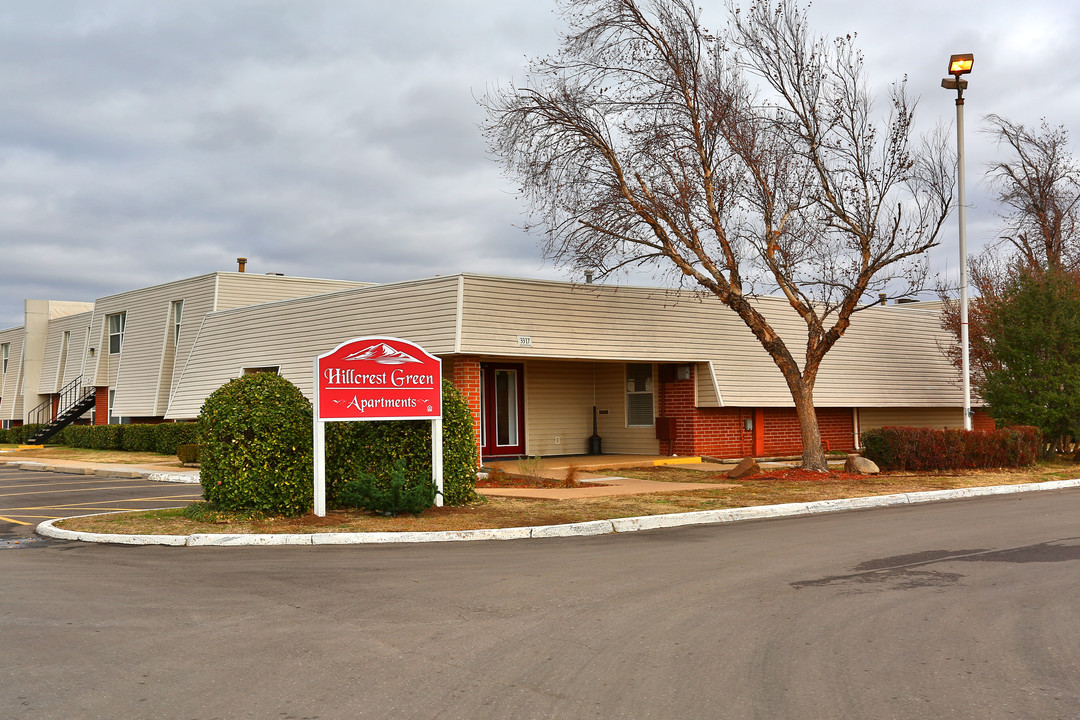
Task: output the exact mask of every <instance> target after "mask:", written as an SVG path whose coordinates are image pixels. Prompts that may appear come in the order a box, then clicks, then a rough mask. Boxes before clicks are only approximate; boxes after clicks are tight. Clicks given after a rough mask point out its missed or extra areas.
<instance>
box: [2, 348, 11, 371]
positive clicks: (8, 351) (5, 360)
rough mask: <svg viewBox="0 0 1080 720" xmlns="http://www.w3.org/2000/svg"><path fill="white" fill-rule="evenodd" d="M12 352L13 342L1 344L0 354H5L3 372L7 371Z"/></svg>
mask: <svg viewBox="0 0 1080 720" xmlns="http://www.w3.org/2000/svg"><path fill="white" fill-rule="evenodd" d="M10 353H11V343H4V344H3V345H0V356H3V363H4V368H3V370H2V371H0V372H2V373H7V364H8V355H9V354H10Z"/></svg>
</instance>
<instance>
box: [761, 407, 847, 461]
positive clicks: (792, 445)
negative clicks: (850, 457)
mask: <svg viewBox="0 0 1080 720" xmlns="http://www.w3.org/2000/svg"><path fill="white" fill-rule="evenodd" d="M817 419H818V430H819V431H820V432H821V444H822V445H824V446H825V449H826V450H851V449H852V448H853V447H854V446H855V419H854V417H852V413H851V408H818V409H817ZM801 452H802V437H801V435H800V433H799V417H798V415H797V414H796V413H795V408H765V454H766V455H786V454H793V453H796V454H797V453H801Z"/></svg>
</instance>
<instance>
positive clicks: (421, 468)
mask: <svg viewBox="0 0 1080 720" xmlns="http://www.w3.org/2000/svg"><path fill="white" fill-rule="evenodd" d="M442 402H443V502H444V504H446V505H464V504H465V503H467V502H471V501H472V500H475V499H476V468H477V457H476V437H475V435H474V434H473V419H472V413H470V412H469V405H468V403H467V402H466V401H465V398H464V397H463V396H462V394H461V391H460V390H458V389H457V386H456V385H454V384H453V383H452V382H450V381H449V380H445V379H444V380H443V384H442ZM326 426H327V427H326V498H327V502H329V503H332V504H340V498H339V496H338V493H339V491H340V490H341V488H343V487H344V486H345V485H346V483H348V482H350V481H352V480H355V479H356V478H357V477H359V476H360V475H366V476H373V477H375V478H377V481H378V483H379V484H380V486H382V487H383V488H384V489H389V488H390V487H391V470H392V469H393V468H394V466H395V464H396V463H397V462H398V461H403V462H404V471H405V473H406V475H407V476H408V481H407V483H406V488H412V487H414V486H415V485H416V484H418V483H431V482H432V479H431V421H430V420H388V421H385V422H331V423H326ZM200 452H201V450H200Z"/></svg>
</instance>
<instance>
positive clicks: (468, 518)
mask: <svg viewBox="0 0 1080 720" xmlns="http://www.w3.org/2000/svg"><path fill="white" fill-rule="evenodd" d="M159 457H160V456H159ZM612 474H618V475H622V476H632V477H641V478H645V479H649V480H660V479H663V480H665V481H668V482H699V483H700V482H725V483H731V484H733V485H734V487H727V488H723V489H716V490H691V491H685V492H657V493H649V494H646V495H622V496H614V497H597V498H580V499H571V500H535V499H526V498H497V497H492V498H487V499H486V500H484V501H482V502H477V503H473V504H470V505H466V506H463V507H443V508H430V509H428V510H426V511H425V512H424V513H423V514H422V515H420V516H419V517H413V516H401V517H397V518H389V517H382V516H378V515H374V514H372V513H368V512H363V511H357V510H348V511H347V510H341V511H330V512H328V513H327V515H326V517H323V518H319V517H315V516H314V515H304V516H301V517H296V518H282V517H262V516H252V515H250V514H249V515H242V514H236V513H228V512H224V511H219V510H216V509H214V508H212V507H210V506H208V505H207V504H206V503H195V504H194V505H192V506H189V507H188V508H181V509H175V510H152V511H146V512H136V513H119V514H111V515H100V516H94V517H84V518H71V519H68V520H63V521H60V522H58V523H57V525H58V526H60V527H63V528H64V529H67V530H78V531H84V532H102V533H133V534H164V535H188V534H192V533H228V534H240V533H311V532H425V531H435V530H477V529H482V528H507V527H521V526H529V525H558V524H563V523H572V522H584V521H588V520H607V519H612V518H620V517H634V516H640V515H662V514H667V513H680V512H693V511H697V510H716V509H723V508H738V507H751V506H756V505H777V504H781V503H788V502H812V501H816V500H835V499H841V498H852V497H866V496H873V495H891V494H895V493H907V492H921V491H925V490H947V489H953V488H965V487H982V486H988V485H1014V484H1020V483H1030V482H1046V481H1050V480H1062V479H1071V478H1075V477H1080V465H1078V464H1076V463H1073V462H1069V461H1054V462H1044V463H1039V464H1038V465H1036V466H1035V467H1032V468H1026V469H1020V470H993V471H990V470H980V471H969V472H953V473H942V474H937V475H912V474H882V475H877V476H871V477H859V476H820V477H815V478H814V479H805V478H800V479H790V478H788V479H784V478H781V479H776V478H775V477H770V476H768V475H765V476H759V477H755V478H749V479H744V480H730V479H728V478H727V477H726V476H724V475H722V474H717V473H708V472H701V471H695V470H686V469H682V468H677V467H675V468H673V467H664V466H661V467H655V468H654V467H647V468H633V469H626V468H624V469H621V470H618V471H613V473H612Z"/></svg>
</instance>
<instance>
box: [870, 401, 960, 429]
mask: <svg viewBox="0 0 1080 720" xmlns="http://www.w3.org/2000/svg"><path fill="white" fill-rule="evenodd" d="M887 425H898V426H900V427H927V428H936V429H943V428H957V429H963V427H964V409H963V408H962V407H951V408H931V407H928V408H859V432H863V431H864V430H872V429H874V428H879V427H885V426H887Z"/></svg>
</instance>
